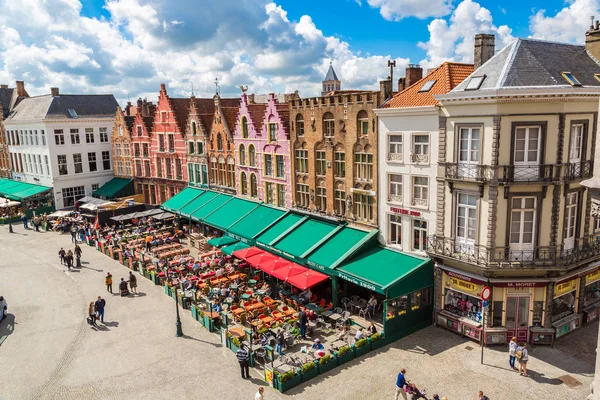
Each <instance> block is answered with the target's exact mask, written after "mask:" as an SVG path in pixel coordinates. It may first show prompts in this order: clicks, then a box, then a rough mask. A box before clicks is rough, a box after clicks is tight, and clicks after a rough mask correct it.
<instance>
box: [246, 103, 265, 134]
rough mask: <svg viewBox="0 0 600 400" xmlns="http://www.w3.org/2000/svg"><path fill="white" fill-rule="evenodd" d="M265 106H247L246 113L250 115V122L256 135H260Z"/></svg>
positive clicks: (262, 104)
mask: <svg viewBox="0 0 600 400" xmlns="http://www.w3.org/2000/svg"><path fill="white" fill-rule="evenodd" d="M266 109H267V105H266V104H264V103H261V104H249V105H248V113H249V114H250V122H251V123H253V124H254V129H255V130H256V132H257V133H260V131H261V129H262V124H263V120H264V119H265V111H266Z"/></svg>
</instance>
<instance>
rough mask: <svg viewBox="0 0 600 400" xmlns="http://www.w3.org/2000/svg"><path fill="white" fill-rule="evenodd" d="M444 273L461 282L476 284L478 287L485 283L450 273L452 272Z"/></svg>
mask: <svg viewBox="0 0 600 400" xmlns="http://www.w3.org/2000/svg"><path fill="white" fill-rule="evenodd" d="M444 272H445V273H446V275H448V276H451V277H453V278H458V279H460V280H462V281H467V282H471V283H476V284H479V285H482V284H484V283H485V282H484V281H480V280H479V279H474V278H471V277H470V276H467V275H463V274H458V273H456V272H452V271H444Z"/></svg>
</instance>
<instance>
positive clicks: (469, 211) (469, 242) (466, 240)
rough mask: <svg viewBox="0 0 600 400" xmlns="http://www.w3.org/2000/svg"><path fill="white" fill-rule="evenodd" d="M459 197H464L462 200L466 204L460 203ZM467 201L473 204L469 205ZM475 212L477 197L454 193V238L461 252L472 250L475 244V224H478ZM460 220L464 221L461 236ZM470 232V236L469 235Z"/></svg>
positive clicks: (471, 194)
mask: <svg viewBox="0 0 600 400" xmlns="http://www.w3.org/2000/svg"><path fill="white" fill-rule="evenodd" d="M461 196H466V197H464V198H463V199H464V200H466V202H461ZM469 200H474V203H475V204H470V203H469ZM461 210H462V211H464V217H461ZM477 211H478V210H477V195H475V194H473V193H468V192H457V193H456V217H455V218H456V222H455V235H456V236H455V238H456V245H457V247H461V248H462V249H463V250H464V249H465V248H467V249H468V248H471V249H472V248H473V246H474V245H475V243H476V240H477V223H478V222H479V221H478V220H479V215H478V212H477ZM473 215H474V218H473ZM461 218H462V219H464V226H462V228H463V229H464V233H463V236H461V235H460V229H461V222H460V220H461ZM470 223H472V224H470ZM470 231H472V233H473V234H472V235H470Z"/></svg>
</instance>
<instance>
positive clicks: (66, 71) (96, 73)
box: [0, 0, 600, 104]
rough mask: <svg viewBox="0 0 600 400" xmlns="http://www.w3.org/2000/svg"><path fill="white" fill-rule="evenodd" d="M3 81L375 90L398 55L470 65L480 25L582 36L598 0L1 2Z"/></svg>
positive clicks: (401, 62)
mask: <svg viewBox="0 0 600 400" xmlns="http://www.w3.org/2000/svg"><path fill="white" fill-rule="evenodd" d="M0 9H1V10H2V13H0V38H1V39H0V83H2V84H9V85H10V86H11V87H13V86H14V82H15V80H24V81H25V86H26V88H27V90H28V92H29V93H30V95H41V94H46V93H49V91H50V89H49V88H50V87H59V88H60V91H61V93H112V94H114V95H115V97H116V98H117V100H118V101H119V102H120V103H121V104H124V103H125V102H126V101H127V100H131V101H133V102H135V100H136V99H137V98H138V97H145V98H148V100H152V101H155V100H156V98H157V96H158V90H159V87H160V84H161V83H166V84H167V89H168V93H169V95H170V96H172V97H184V96H190V95H191V93H192V88H193V91H194V94H195V95H196V96H197V97H200V96H212V95H214V93H215V91H216V90H217V89H216V85H215V79H217V80H218V86H219V91H220V94H221V95H222V96H225V97H238V96H239V94H240V93H241V91H240V89H239V87H240V86H241V85H244V86H248V87H249V92H252V93H261V94H264V93H270V92H275V93H283V92H285V93H290V92H293V91H295V90H298V91H299V93H300V96H302V97H310V96H315V95H318V94H319V92H320V83H321V80H322V79H323V77H324V76H325V73H326V71H327V68H328V67H329V63H330V62H332V63H333V66H334V68H335V70H336V72H337V75H338V76H339V77H340V79H341V81H342V89H376V88H378V87H379V84H378V82H379V81H380V80H382V79H385V78H386V77H387V76H388V75H389V68H388V67H387V60H390V59H393V60H396V64H397V67H396V69H395V72H394V76H395V77H400V76H403V75H404V70H405V68H406V66H407V65H408V64H409V63H410V64H420V65H421V66H423V68H424V69H427V68H433V67H436V66H437V65H439V64H441V63H442V62H444V61H458V62H472V59H473V37H474V36H475V34H476V33H491V34H494V35H495V36H496V50H499V49H500V48H501V47H503V46H504V45H506V44H508V43H510V42H511V41H512V40H514V39H515V38H516V37H523V38H527V37H531V38H536V39H542V40H552V41H559V42H568V43H578V44H582V43H583V41H584V39H585V31H586V30H587V29H588V27H589V24H590V16H592V15H596V16H597V17H598V18H599V19H600V12H599V10H600V0H545V1H543V2H542V1H539V0H538V1H532V0H520V1H517V0H504V1H502V2H498V1H492V0H302V1H299V0H276V1H275V2H274V1H272V0H19V1H14V0H0Z"/></svg>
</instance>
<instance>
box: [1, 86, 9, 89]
mask: <svg viewBox="0 0 600 400" xmlns="http://www.w3.org/2000/svg"><path fill="white" fill-rule="evenodd" d="M0 89H8V85H0Z"/></svg>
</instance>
